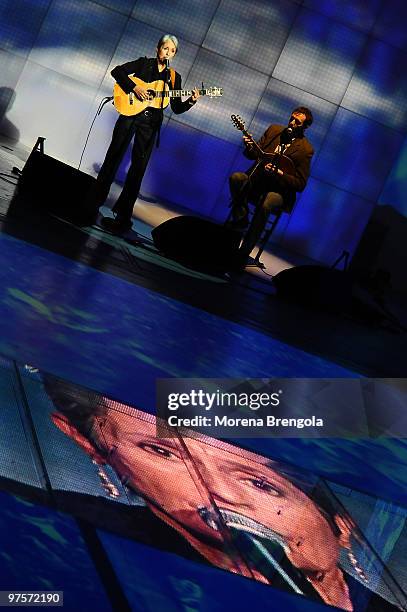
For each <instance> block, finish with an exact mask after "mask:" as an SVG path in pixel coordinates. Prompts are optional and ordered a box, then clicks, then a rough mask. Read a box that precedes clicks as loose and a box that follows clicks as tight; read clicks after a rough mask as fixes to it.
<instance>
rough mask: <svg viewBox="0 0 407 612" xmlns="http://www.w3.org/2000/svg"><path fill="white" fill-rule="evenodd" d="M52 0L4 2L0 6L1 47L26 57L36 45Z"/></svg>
mask: <svg viewBox="0 0 407 612" xmlns="http://www.w3.org/2000/svg"><path fill="white" fill-rule="evenodd" d="M49 4H50V0H37V1H36V2H33V1H32V0H3V1H2V3H1V5H0V47H1V48H2V49H3V50H6V51H12V52H13V53H16V54H17V55H21V56H23V57H26V56H27V55H28V54H29V53H30V51H31V48H32V46H33V45H34V44H35V41H36V38H37V36H38V32H39V30H40V28H41V26H42V23H43V20H44V18H45V16H46V13H47V10H48V7H49Z"/></svg>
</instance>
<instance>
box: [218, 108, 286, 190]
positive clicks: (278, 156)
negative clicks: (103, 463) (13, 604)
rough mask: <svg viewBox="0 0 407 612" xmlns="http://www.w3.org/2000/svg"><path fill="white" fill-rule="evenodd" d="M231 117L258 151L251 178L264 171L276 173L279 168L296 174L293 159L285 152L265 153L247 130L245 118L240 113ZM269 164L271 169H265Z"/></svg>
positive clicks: (266, 173) (265, 173) (267, 173)
mask: <svg viewBox="0 0 407 612" xmlns="http://www.w3.org/2000/svg"><path fill="white" fill-rule="evenodd" d="M230 118H231V120H232V122H233V124H234V126H235V127H237V129H238V130H240V131H241V132H243V134H244V135H245V136H247V138H250V144H251V145H252V147H253V148H254V150H255V152H256V157H257V163H256V165H255V167H254V168H253V170H252V171H251V173H250V180H253V177H254V175H256V178H258V177H259V175H262V174H263V173H264V175H265V176H267V175H269V174H271V173H272V172H274V173H276V172H277V171H278V170H282V172H284V174H289V175H291V176H293V175H295V166H294V163H293V161H292V159H290V158H289V157H287V155H284V154H283V153H265V152H264V151H263V150H262V149H261V148H260V147H259V145H258V144H257V142H256V141H255V140H254V138H253V136H252V135H251V134H249V132H248V131H247V130H246V128H245V125H244V121H243V119H242V118H241V117H240V116H239V115H231V116H230ZM267 164H271V165H272V167H271V169H270V170H265V166H266V165H267ZM264 175H263V176H264Z"/></svg>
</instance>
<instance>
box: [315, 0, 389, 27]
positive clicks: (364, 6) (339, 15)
mask: <svg viewBox="0 0 407 612" xmlns="http://www.w3.org/2000/svg"><path fill="white" fill-rule="evenodd" d="M381 5H382V2H381V0H369V1H368V2H366V0H304V6H306V7H307V8H310V9H312V10H314V11H317V12H319V13H322V14H323V15H326V16H327V17H330V18H331V19H335V20H337V21H340V22H342V23H345V24H347V25H349V26H352V27H354V28H356V29H357V30H363V31H364V32H369V31H370V29H371V28H372V26H373V24H374V22H375V20H376V18H377V14H378V11H379V9H380V7H381Z"/></svg>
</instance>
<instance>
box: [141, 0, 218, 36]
mask: <svg viewBox="0 0 407 612" xmlns="http://www.w3.org/2000/svg"><path fill="white" fill-rule="evenodd" d="M218 4H219V0H205V2H201V0H188V3H187V4H186V3H185V0H173V1H172V2H171V4H165V3H162V2H151V1H150V0H137V2H136V5H135V7H134V11H133V17H134V19H138V20H140V21H142V22H143V23H146V24H148V25H152V26H154V27H156V28H159V29H160V30H161V31H162V33H163V34H165V33H167V32H168V33H171V34H175V35H176V36H177V38H182V39H184V40H188V41H190V42H193V43H195V44H200V43H201V42H202V40H203V39H204V37H205V34H206V32H207V30H208V28H209V25H210V23H211V21H212V19H213V16H214V13H215V11H216V9H217V7H218Z"/></svg>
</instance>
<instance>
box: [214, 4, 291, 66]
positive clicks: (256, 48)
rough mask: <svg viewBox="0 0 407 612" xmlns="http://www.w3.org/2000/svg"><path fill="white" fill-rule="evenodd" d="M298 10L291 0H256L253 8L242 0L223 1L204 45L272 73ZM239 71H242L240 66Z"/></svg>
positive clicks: (236, 60) (235, 59) (240, 62)
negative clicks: (270, 0)
mask: <svg viewBox="0 0 407 612" xmlns="http://www.w3.org/2000/svg"><path fill="white" fill-rule="evenodd" d="M297 11H298V6H297V5H296V4H294V3H293V2H291V0H274V2H269V1H268V0H253V1H252V2H251V3H250V9H249V7H248V5H247V4H246V3H244V2H241V1H240V0H223V1H222V2H221V3H220V5H219V8H218V10H217V11H216V13H215V16H214V18H213V20H212V22H211V25H210V28H209V30H208V32H207V34H206V36H205V40H204V41H203V44H202V46H203V47H204V48H205V49H209V50H210V51H215V52H216V53H218V54H219V55H222V56H223V57H228V58H229V59H232V60H234V61H235V62H238V64H240V65H243V66H248V67H250V68H253V69H254V70H258V71H259V72H263V73H265V74H267V75H270V74H271V73H272V71H273V69H274V66H275V65H276V62H277V60H278V58H279V55H280V53H281V51H282V49H283V47H284V44H285V41H286V39H287V37H288V34H289V31H290V28H291V26H292V23H293V21H294V18H295V15H296V14H297ZM254 32H255V34H254ZM271 32H272V36H270V33H271ZM235 70H236V71H239V66H236V68H235Z"/></svg>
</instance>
